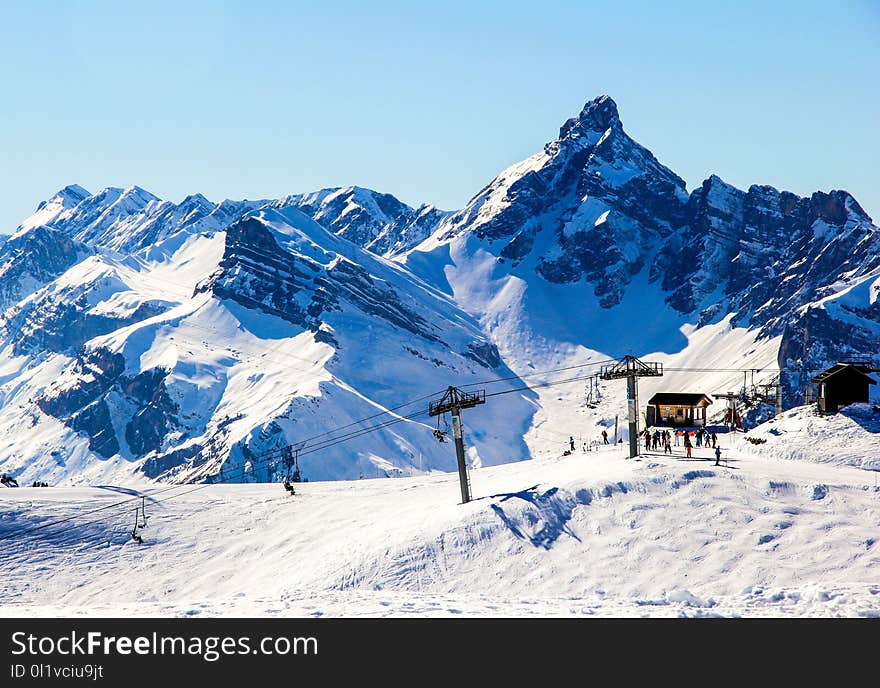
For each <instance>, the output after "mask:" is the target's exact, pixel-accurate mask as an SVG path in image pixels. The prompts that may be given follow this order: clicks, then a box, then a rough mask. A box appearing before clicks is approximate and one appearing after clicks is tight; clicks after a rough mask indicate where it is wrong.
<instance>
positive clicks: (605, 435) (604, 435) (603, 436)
mask: <svg viewBox="0 0 880 688" xmlns="http://www.w3.org/2000/svg"><path fill="white" fill-rule="evenodd" d="M602 442H603V443H605V444H608V431H607V430H603V431H602Z"/></svg>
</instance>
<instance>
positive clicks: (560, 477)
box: [0, 435, 880, 616]
mask: <svg viewBox="0 0 880 688" xmlns="http://www.w3.org/2000/svg"><path fill="white" fill-rule="evenodd" d="M721 446H723V447H724V459H725V460H724V462H723V465H722V466H719V467H716V466H715V465H714V461H713V459H711V458H710V457H709V456H708V454H709V451H710V450H704V449H696V450H695V456H694V458H693V459H692V460H687V459H685V458H683V457H682V456H681V453H680V450H677V453H676V455H674V456H671V457H670V456H664V455H662V454H659V455H645V456H643V457H642V458H641V459H639V460H627V459H625V458H624V455H623V453H622V452H621V451H620V450H619V449H615V448H614V447H610V448H608V449H607V450H603V451H591V452H589V453H581V452H578V453H576V454H574V455H572V456H569V457H560V456H559V453H558V451H557V452H556V456H554V457H552V458H545V459H536V460H533V461H528V462H522V463H517V464H509V465H504V466H496V467H489V468H480V469H476V470H473V471H472V472H471V476H472V483H473V488H474V494H475V497H476V499H475V500H474V501H472V502H471V503H469V504H467V505H464V506H462V505H459V504H457V503H456V502H457V501H458V485H457V478H456V477H455V476H454V475H431V476H416V477H412V478H397V479H383V480H360V481H357V480H355V481H341V482H323V483H306V484H301V485H299V486H297V489H298V494H297V495H296V496H295V497H292V498H291V497H288V496H287V495H286V493H285V492H284V491H283V490H282V488H281V487H280V486H278V485H208V486H203V487H202V488H200V489H197V490H196V491H191V490H193V487H192V486H188V487H185V486H181V487H178V488H175V490H176V491H177V492H166V493H164V494H162V493H158V492H154V490H155V488H153V489H148V490H145V493H146V494H147V500H146V504H147V506H146V510H147V515H148V516H149V522H148V526H147V527H146V528H145V529H144V530H143V531H142V534H143V536H144V538H145V541H144V543H143V544H142V545H137V544H135V543H133V542H131V541H130V540H129V539H128V531H129V530H130V528H131V521H132V518H133V514H132V513H131V512H130V511H129V509H130V508H131V507H132V504H131V503H129V504H128V505H127V506H120V507H117V508H115V509H109V510H108V511H107V514H109V518H107V519H105V520H104V521H103V522H102V523H95V524H91V525H89V524H87V523H86V521H87V520H88V518H89V517H88V516H86V515H85V514H84V512H85V510H86V509H89V508H94V507H95V506H102V505H109V504H113V503H114V502H118V501H119V500H120V499H124V498H125V497H126V494H125V491H123V490H120V489H119V488H113V487H110V486H106V487H104V488H97V487H92V488H84V487H83V488H52V489H40V488H21V489H18V490H15V489H7V490H0V504H2V512H0V513H2V517H0V536H2V535H3V534H4V533H8V532H10V531H11V530H13V529H16V528H23V527H27V526H33V525H36V524H39V523H41V522H46V521H47V520H48V519H51V518H54V517H58V516H64V515H68V514H71V513H73V514H76V513H77V512H81V513H83V516H81V517H79V518H75V519H74V520H73V521H71V522H69V523H66V524H64V525H61V526H53V527H50V528H47V529H45V530H43V531H39V532H38V533H35V534H34V535H32V536H23V537H20V538H17V539H14V540H12V541H10V542H7V543H5V547H4V556H3V557H2V559H0V575H2V576H3V579H4V583H5V584H4V586H3V588H2V590H0V613H2V614H4V615H20V614H22V613H27V614H28V615H35V614H36V615H48V616H52V615H56V614H59V613H63V614H65V615H69V614H84V615H93V616H97V615H100V616H108V615H109V616H117V615H125V616H130V615H134V616H153V615H179V616H194V615H208V616H211V615H245V616H248V615H260V616H264V615H265V616H277V615H283V616H416V615H424V616H445V615H460V614H464V615H474V616H527V615H540V616H550V615H562V616H571V615H575V616H579V615H613V616H676V615H685V616H707V615H708V616H712V615H724V616H731V615H746V616H768V615H769V616H782V615H784V616H793V615H809V616H878V615H880V584H878V580H877V575H876V570H877V566H878V564H880V549H878V547H880V544H878V540H880V533H878V525H877V524H878V522H880V520H878V517H880V487H878V486H877V484H876V479H877V474H876V473H874V472H869V471H864V470H859V469H855V468H852V467H845V466H835V465H828V464H818V463H811V462H804V461H801V460H798V459H794V458H792V459H789V460H785V461H779V460H776V459H768V458H766V457H764V458H759V457H755V456H752V455H751V454H750V453H748V452H745V451H743V448H742V438H741V437H736V438H732V437H728V436H724V435H722V437H721ZM544 448H545V449H551V447H550V446H549V445H547V443H545V447H544ZM120 492H123V493H124V494H120ZM151 493H154V494H155V498H153V497H150V494H151ZM177 493H179V494H180V495H181V496H180V497H178V498H172V499H167V498H168V497H171V496H172V495H174V494H177ZM131 494H139V493H137V492H133V493H131ZM163 499H166V501H163ZM92 518H94V516H93V517H92Z"/></svg>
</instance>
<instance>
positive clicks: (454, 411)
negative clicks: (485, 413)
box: [428, 385, 486, 504]
mask: <svg viewBox="0 0 880 688" xmlns="http://www.w3.org/2000/svg"><path fill="white" fill-rule="evenodd" d="M485 403H486V391H485V390H479V391H476V392H463V391H462V390H460V389H459V388H458V387H453V386H452V385H450V386H449V387H448V388H447V390H446V392H445V393H444V394H443V396H442V397H440V399H438V400H437V401H432V402H431V403H429V404H428V415H429V416H440V415H442V414H444V413H449V414H450V415H451V416H452V435H453V437H454V438H455V456H456V459H457V460H458V480H459V483H460V484H461V503H462V504H467V503H468V502H469V501H471V488H470V481H469V480H468V472H467V462H466V461H465V456H464V429H463V427H462V424H461V410H462V409H466V408H473V407H474V406H478V405H479V404H485Z"/></svg>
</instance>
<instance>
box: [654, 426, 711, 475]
mask: <svg viewBox="0 0 880 688" xmlns="http://www.w3.org/2000/svg"><path fill="white" fill-rule="evenodd" d="M642 437H643V439H644V442H645V451H658V450H659V449H661V448H662V449H663V453H664V454H671V453H672V443H673V440H674V442H675V446H676V447H678V446H684V448H685V454H686V456H687V457H688V458H691V451H692V449H693V448H694V445H696V446H697V447H702V446H705V447H707V448H708V447H709V446H710V445H711V447H712V449H714V450H715V465H716V466H718V465H720V461H721V447H719V446H718V435H716V434H715V433H714V432H709V431H708V430H706V429H705V428H697V429H696V431H694V430H663V431H662V432H661V431H660V430H659V429H658V428H654V432H651V429H650V428H645V430H644V431H643V432H642Z"/></svg>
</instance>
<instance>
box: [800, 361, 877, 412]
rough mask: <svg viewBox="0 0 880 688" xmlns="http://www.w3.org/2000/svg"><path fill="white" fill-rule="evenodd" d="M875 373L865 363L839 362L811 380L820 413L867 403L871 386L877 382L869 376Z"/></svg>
mask: <svg viewBox="0 0 880 688" xmlns="http://www.w3.org/2000/svg"><path fill="white" fill-rule="evenodd" d="M872 372H875V371H874V368H872V367H871V366H870V364H867V363H849V362H845V361H844V362H841V363H838V364H837V365H834V366H831V367H830V368H829V369H828V370H825V371H823V372H821V373H819V374H818V375H817V376H816V377H814V378H813V379H812V382H813V384H814V385H816V389H817V390H818V396H817V398H816V402H817V404H818V406H819V411H820V412H821V413H837V411H839V410H840V408H841V407H843V406H846V405H847V404H858V403H865V404H866V403H868V400H869V398H870V394H871V393H870V388H871V385H876V384H877V382H876V381H875V380H874V379H873V378H872V377H871V376H870V375H869V373H872Z"/></svg>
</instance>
